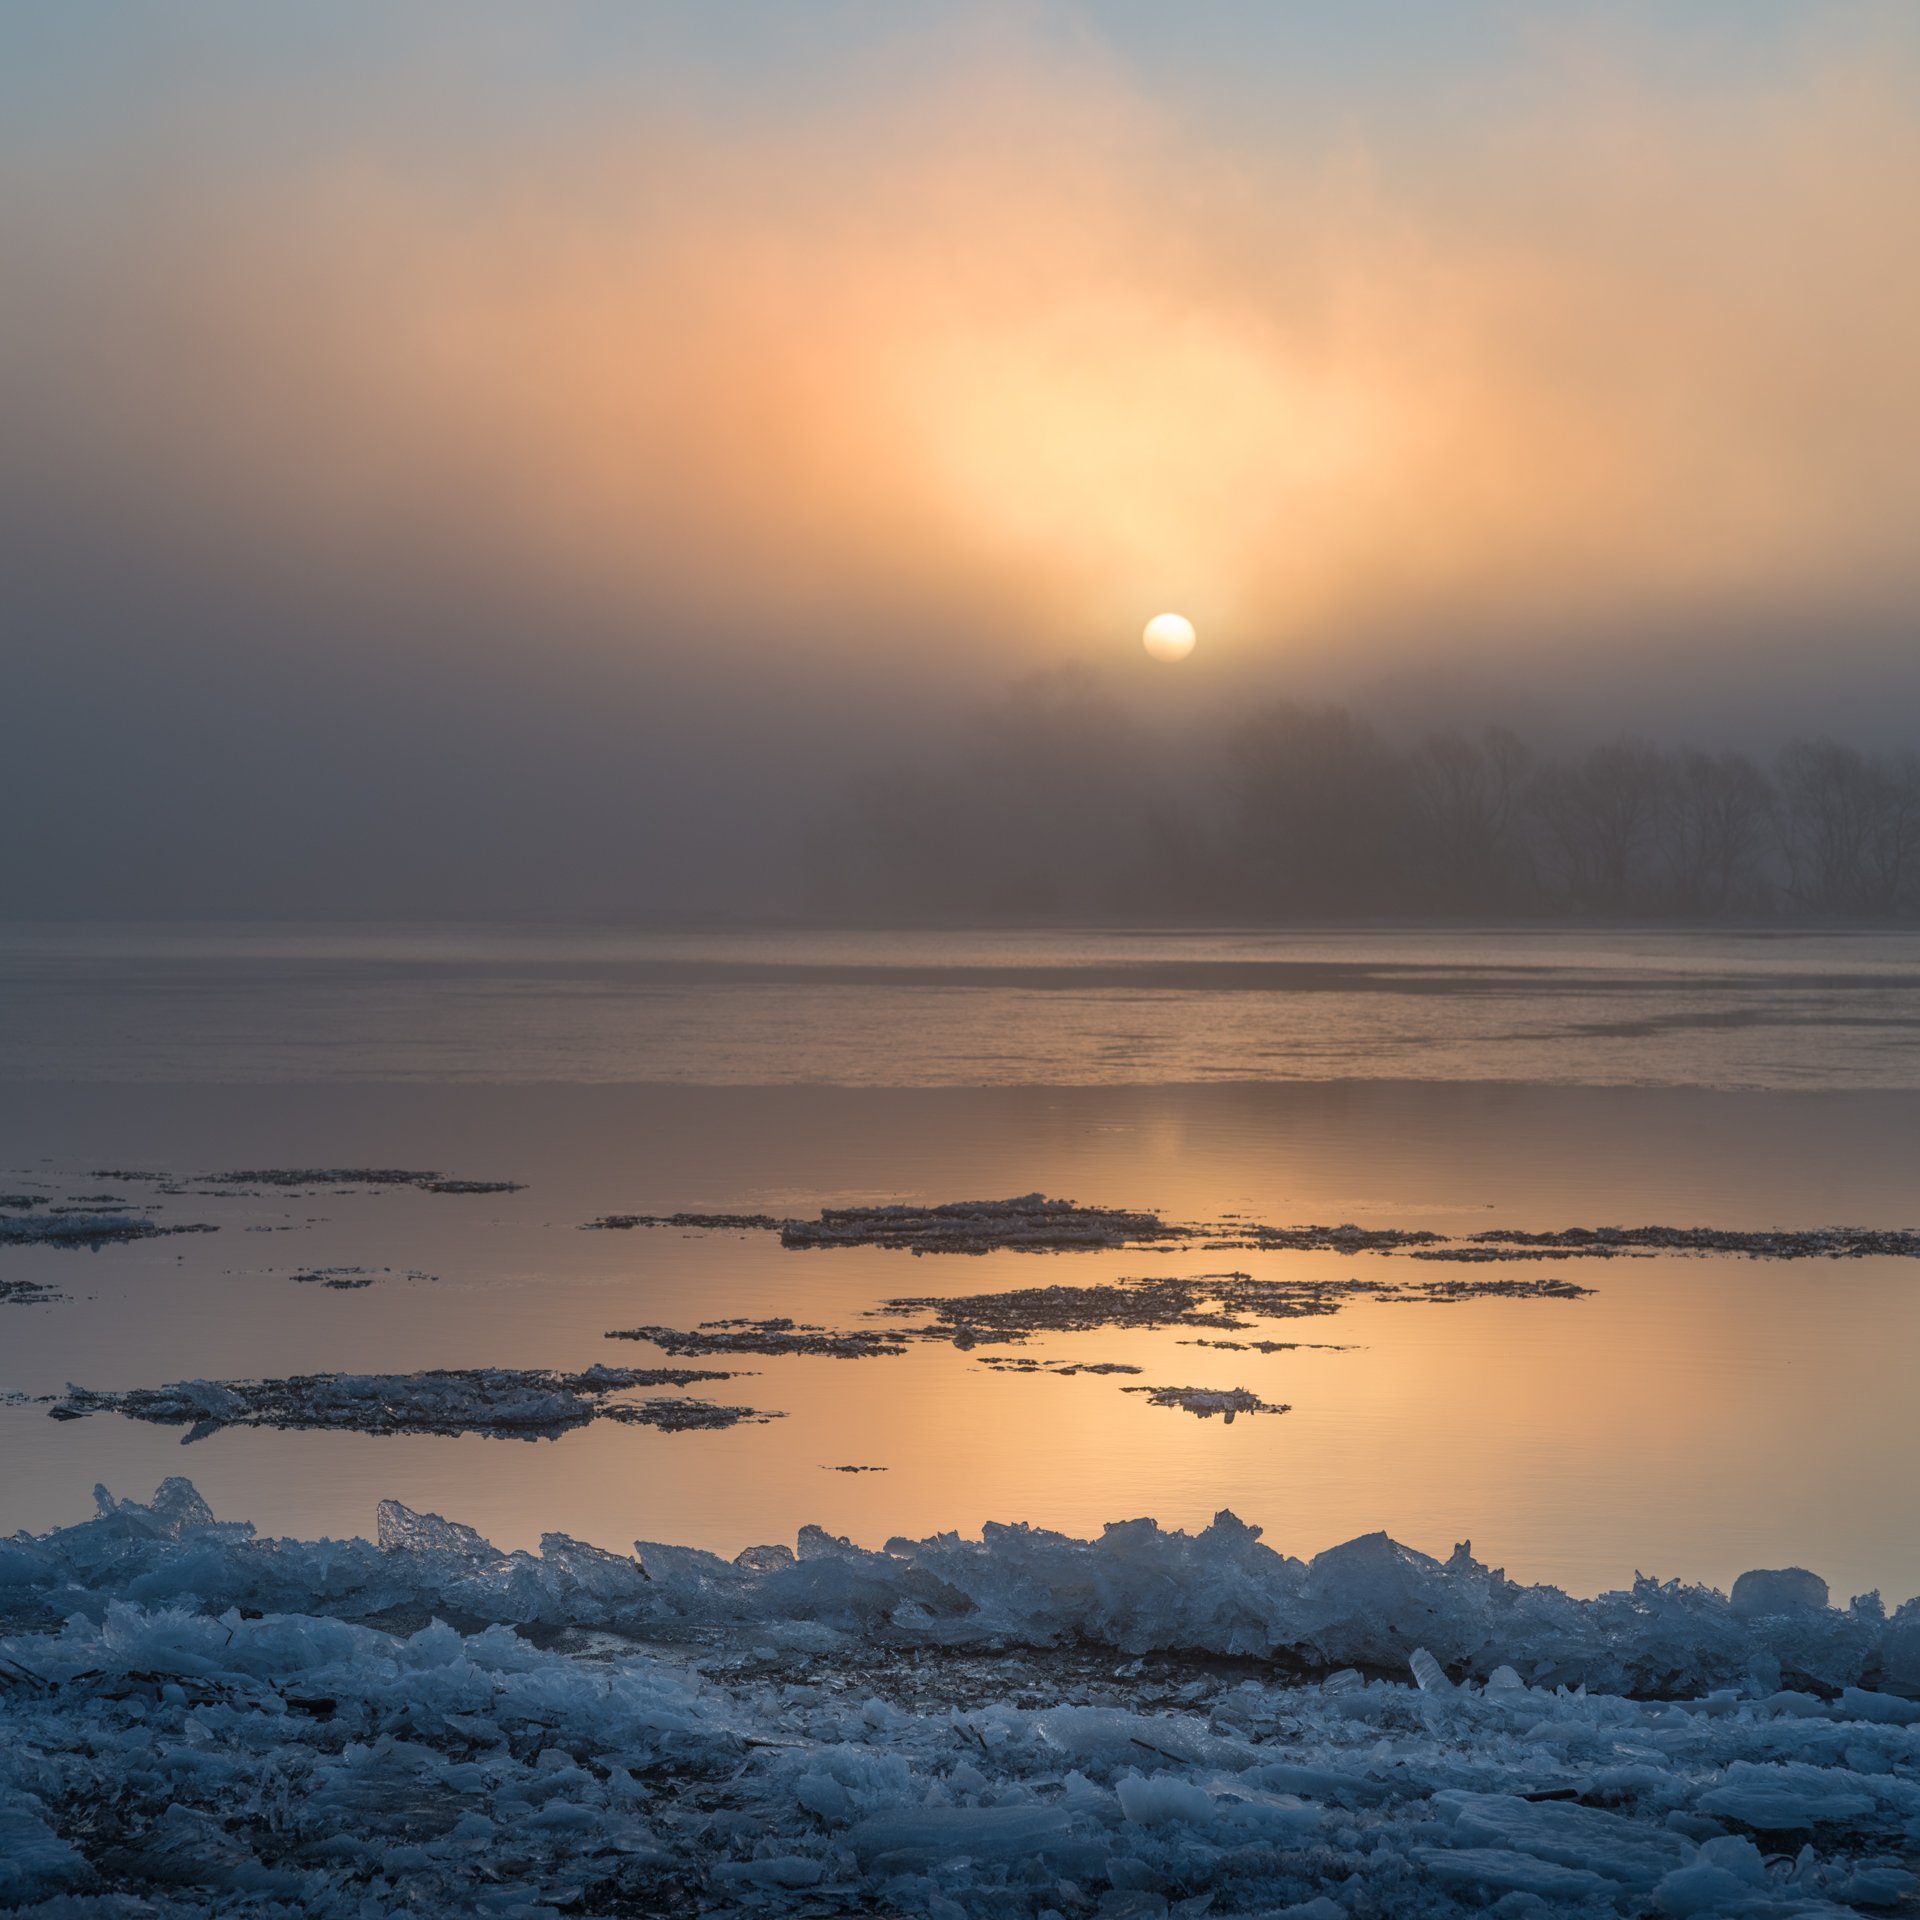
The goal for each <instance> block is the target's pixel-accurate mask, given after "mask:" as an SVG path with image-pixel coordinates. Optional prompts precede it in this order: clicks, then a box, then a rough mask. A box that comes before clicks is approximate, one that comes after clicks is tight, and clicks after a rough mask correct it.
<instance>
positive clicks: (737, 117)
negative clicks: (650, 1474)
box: [0, 0, 1920, 914]
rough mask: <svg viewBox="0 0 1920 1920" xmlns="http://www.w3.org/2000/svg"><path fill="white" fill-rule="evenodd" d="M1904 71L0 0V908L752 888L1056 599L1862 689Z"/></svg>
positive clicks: (1677, 677)
mask: <svg viewBox="0 0 1920 1920" xmlns="http://www.w3.org/2000/svg"><path fill="white" fill-rule="evenodd" d="M1917 109H1920V12H1917V11H1916V10H1915V9H1913V8H1912V7H1910V6H1906V5H1902V4H1898V3H1897V0H1895V3H1894V4H1888V5H1871V4H1848V3H1846V0H1837V3H1834V4H1813V3H1812V0H1807V3H1806V4H1799V5H1790V4H1784V3H1781V0H1684V4H1683V3H1682V0H1671V3H1670V4H1667V5H1660V6H1631V5H1625V6H1623V5H1619V4H1610V5H1605V6H1601V5H1592V6H1588V5H1578V4H1561V5H1556V6H1553V7H1550V8H1549V7H1541V6H1537V5H1522V4H1518V0H1515V3H1513V4H1492V3H1491V0H1444V3H1443V0H1398V3H1397V4H1389V3H1388V0H1364V3H1360V4H1356V3H1355V0H1345V4H1343V5H1341V6H1338V7H1330V6H1329V7H1322V6H1308V5H1305V4H1301V5H1297V6H1296V5H1283V4H1276V3H1275V0H1246V4H1205V5H1194V6H1185V7H1176V6H1172V5H1168V4H1164V3H1163V4H1156V5H1150V4H1146V0H1124V3H1121V4H1105V5H1099V6H1095V5H1091V4H1088V5H1070V4H1065V3H1064V0H1058V3H1055V4H1031V5H1010V6H993V5H980V6H969V7H964V8H963V7H958V6H953V7H940V6H913V7H901V6H899V5H882V4H871V5H857V6H856V5H833V4H817V5H808V6H796V5H791V4H772V3H771V0H768V3H767V4H743V3H730V0H697V3H696V4H690V5H687V6H684V7H681V6H672V5H667V4H647V5H641V6H629V5H625V4H621V5H613V4H608V5H564V4H544V5H539V6H533V5H523V6H514V7H494V6H489V5H484V4H474V3H472V0H468V3H467V4H460V5H444V6H442V5H429V4H412V5H409V6H407V7H404V8H395V7H392V6H389V5H385V4H372V3H371V0H369V4H365V5H355V4H345V3H344V0H336V3H335V4H329V5H325V6H320V5H315V6H276V7H261V6H258V5H257V4H251V3H250V0H234V4H231V5H225V4H222V5H214V4H204V5H203V4H192V0H173V4H169V5H166V6H160V7H134V6H130V5H125V4H122V5H114V6H105V5H91V4H85V3H84V0H62V3H61V4H60V5H58V6H48V5H45V4H43V3H42V0H0V260H4V262H5V268H4V272H0V515H3V519H0V568H3V569H4V577H3V578H0V586H3V587H4V594H5V600H4V605H5V616H4V617H5V654H6V661H5V674H6V682H5V684H6V685H7V688H8V693H9V699H8V703H7V704H8V712H9V715H10V718H11V719H12V722H13V724H12V726H11V727H10V728H9V729H8V734H9V741H8V751H7V754H6V756H5V759H4V763H0V764H3V770H0V801H4V803H5V805H6V808H7V815H8V818H9V821H10V822H12V823H13V824H14V825H15V827H16V831H17V837H18V838H20V839H22V840H23V841H24V843H25V845H24V850H23V852H22V853H21V855H20V858H19V862H18V864H17V866H16V869H15V874H14V880H15V885H14V888H13V898H14V899H15V901H16V902H17V903H18V910H19V911H23V912H28V913H49V914H61V913H70V912H79V911H88V912H103V911H111V912H130V913H148V912H157V911H181V912H221V913H247V912H256V911H258V912H272V913H289V912H292V913H300V912H310V913H315V914H319V913H332V912H347V913H362V912H365V913H392V912H406V911H413V910H419V911H423V912H433V911H468V912H483V911H502V912H506V911H516V910H527V911H540V912H554V911H569V912H572V911H581V912H586V911H632V910H636V909H638V908H644V907H646V906H648V905H650V904H661V905H675V904H682V903H685V902H686V901H689V900H702V899H704V900H707V901H714V900H724V899H726V898H728V897H730V892H729V890H730V889H737V890H739V891H740V894H741V897H743V898H744V897H746V895H747V894H749V893H750V892H751V891H752V887H753V885H754V884H757V881H756V878H755V876H756V875H758V876H760V877H764V870H765V869H766V868H767V867H768V866H769V865H770V864H772V865H777V863H778V861H779V860H780V858H782V857H783V856H782V854H781V853H780V851H779V848H778V845H777V839H778V836H777V835H775V836H772V837H769V835H768V833H767V832H766V830H765V829H766V825H767V822H768V821H769V820H770V819H775V818H777V819H780V820H786V819H788V818H790V817H792V816H793V815H794V814H795V813H796V811H799V810H804V808H805V807H806V806H807V805H810V804H812V803H813V801H814V800H816V799H817V798H818V796H820V795H821V794H823V793H824V792H826V791H828V790H829V788H830V786H831V783H832V781H833V779H834V778H836V777H838V775H839V774H841V773H842V772H843V771H844V770H845V768H846V767H847V765H849V764H850V762H851V761H852V760H857V759H858V758H859V757H860V756H861V755H862V754H869V755H871V754H876V753H878V752H879V751H881V749H883V748H885V747H886V746H887V745H888V744H889V743H892V744H893V745H894V746H895V747H898V746H899V745H900V744H901V743H902V742H907V743H909V744H910V743H911V741H912V739H913V738H914V735H915V732H916V730H922V729H924V730H928V731H937V729H938V728H939V727H940V726H941V725H943V724H944V721H945V718H946V717H947V716H948V715H949V714H951V713H952V712H953V711H956V710H957V709H958V708H959V707H961V706H964V705H965V704H966V703H967V702H969V701H975V700H987V699H991V698H993V697H995V696H997V694H998V692H999V690H1000V689H1001V688H1002V687H1003V686H1004V684H1005V682H1006V681H1007V680H1008V679H1009V678H1010V677H1012V676H1015V675H1018V674H1021V673H1025V672H1030V671H1033V670H1036V669H1040V668H1045V667H1049V666H1052V665H1055V664H1058V663H1061V662H1066V661H1078V662H1083V663H1092V664H1100V665H1104V666H1105V667H1106V668H1107V669H1108V671H1109V673H1110V676H1111V678H1112V681H1113V684H1114V687H1115V689H1116V691H1117V692H1118V693H1119V694H1120V695H1121V697H1122V698H1124V699H1125V700H1127V701H1128V702H1130V703H1132V704H1134V705H1136V706H1138V707H1140V708H1141V709H1142V711H1143V712H1146V713H1148V714H1152V713H1153V712H1154V711H1155V710H1156V709H1157V708H1163V709H1164V710H1165V711H1166V712H1167V713H1168V714H1169V715H1171V716H1173V717H1175V718H1181V717H1185V716H1190V715H1194V714H1198V713H1200V712H1203V711H1206V710H1209V709H1211V708H1213V707H1217V706H1219V707H1224V706H1227V705H1230V704H1233V703H1236V702H1239V701H1242V700H1244V699H1245V698H1247V697H1249V696H1250V695H1253V694H1282V693H1289V692H1292V693H1298V694H1302V695H1306V696H1311V697H1320V696H1323V695H1327V694H1340V695H1352V696H1354V697H1357V698H1361V699H1364V700H1366V701H1368V702H1370V703H1371V704H1374V705H1376V706H1378V707H1380V708H1381V709H1382V710H1384V711H1387V712H1389V713H1392V712H1395V711H1405V712H1410V713H1411V712H1418V711H1421V710H1424V709H1426V708H1428V707H1431V706H1433V705H1434V704H1435V703H1441V704H1444V703H1445V702H1447V701H1453V702H1455V703H1456V704H1459V705H1461V706H1462V707H1470V706H1473V705H1474V704H1475V703H1478V705H1480V706H1483V707H1489V708H1496V707H1497V708H1507V707H1513V708H1517V709H1521V710H1538V711H1544V712H1549V713H1558V714H1561V715H1568V714H1571V715H1575V716H1580V717H1587V718H1592V719H1594V720H1595V721H1596V722H1597V723H1599V724H1604V725H1614V724H1627V725H1635V726H1639V727H1643V728H1646V729H1649V730H1652V731H1655V732H1660V731H1675V730H1686V729H1690V730H1693V731H1701V730H1706V731H1709V732H1715V731H1717V732H1720V733H1723V734H1729V735H1732V734H1743V733H1744V734H1752V735H1755V736H1765V735H1767V734H1769V733H1778V732H1780V731H1783V730H1785V729H1788V728H1790V727H1792V726H1795V725H1816V726H1817V725H1829V724H1830V725H1835V726H1840V727H1844V728H1850V729H1860V730H1863V731H1866V732H1870V733H1874V732H1877V733H1878V734H1880V735H1882V736H1884V735H1885V734H1886V733H1887V732H1888V730H1889V729H1900V728H1902V727H1904V725H1905V719H1906V715H1907V714H1909V713H1911V712H1913V711H1914V700H1915V696H1916V693H1920V673H1916V671H1915V666H1916V659H1915V654H1916V639H1920V623H1916V618H1915V615H1916V609H1920V538H1916V537H1915V533H1914V529H1913V524H1912V522H1913V515H1914V502H1915V501H1916V500H1920V222H1916V220H1915V217H1914V207H1915V205H1916V199H1917V196H1920V112H1917V111H1916V110H1917ZM1163 607H1174V608H1178V609H1180V610H1182V611H1184V612H1186V613H1188V614H1190V615H1191V616H1192V617H1193V618H1194V619H1195V621H1196V622H1197V623H1198V624H1199V627H1200V630H1201V636H1202V640H1201V647H1200V650H1199V651H1198V652H1197V653H1196V654H1195V656H1194V657H1193V659H1192V660H1190V661H1189V662H1187V663H1185V664H1183V665H1182V666H1180V667H1177V668H1166V667H1155V666H1153V665H1152V664H1151V663H1149V662H1147V661H1146V660H1145V658H1144V656H1143V655H1142V654H1141V653H1140V650H1139V645H1138V633H1139V628H1140V625H1141V623H1142V621H1143V620H1144V619H1145V618H1146V617H1147V616H1148V615H1149V614H1151V613H1153V612H1156V611H1159V610H1160V609H1161V608H1163ZM1916 731H1920V729H1916ZM749 849H758V852H757V854H755V855H754V859H753V860H750V859H749ZM754 860H757V862H758V865H757V866H756V865H755V864H754Z"/></svg>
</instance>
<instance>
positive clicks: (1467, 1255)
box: [226, 1173, 1920, 1264]
mask: <svg viewBox="0 0 1920 1920" xmlns="http://www.w3.org/2000/svg"><path fill="white" fill-rule="evenodd" d="M226 1177H227V1178H230V1179H235V1180H238V1179H241V1178H243V1177H244V1178H249V1179H256V1178H257V1179H265V1178H267V1177H268V1176H265V1175H248V1176H241V1175H237V1174H236V1175H230V1176H226ZM310 1177H311V1178H312V1179H314V1180H318V1179H319V1178H321V1176H319V1175H314V1176H310ZM329 1177H331V1176H329ZM339 1177H340V1178H346V1177H347V1176H346V1175H341V1176H339ZM355 1177H358V1176H355ZM374 1177H378V1178H381V1179H387V1180H392V1181H401V1180H406V1181H418V1180H421V1179H424V1178H425V1176H412V1175H402V1174H399V1173H386V1174H370V1175H368V1178H374ZM586 1224H587V1226H588V1227H589V1228H591V1229H596V1230H604V1229H611V1228H633V1227H680V1228H685V1229H688V1230H691V1231H724V1230H738V1231H743V1232H744V1231H751V1232H765V1233H778V1234H779V1235H780V1241H781V1244H782V1245H783V1246H787V1247H793V1248H801V1249H818V1248H822V1247H891V1248H903V1249H906V1250H908V1251H910V1252H913V1253H994V1252H1000V1251H1014V1252H1028V1253H1070V1252H1078V1251H1087V1250H1096V1249H1102V1248H1105V1249H1114V1248H1123V1247H1145V1246H1169V1245H1175V1244H1178V1243H1181V1242H1191V1243H1198V1244H1201V1245H1204V1246H1206V1247H1208V1248H1211V1249H1216V1250H1233V1249H1241V1248H1244V1249H1249V1250H1257V1251H1263V1252H1274V1253H1283V1252H1296V1253H1302V1252H1304V1253H1347V1254H1362V1253H1366V1254H1406V1255H1409V1256H1410V1257H1412V1258H1414V1259H1416V1260H1451V1261H1459V1262H1463V1263H1467V1264H1473V1263H1493V1262H1499V1261H1511V1260H1542V1259H1554V1258H1565V1259H1617V1258H1620V1257H1622V1256H1624V1255H1630V1254H1647V1253H1676V1254H1713V1253H1735V1254H1744V1255H1747V1256H1748V1257H1750V1258H1752V1259H1756V1260H1805V1259H1834V1260H1840V1259H1863V1258H1866V1257H1869V1256H1881V1257H1887V1258H1900V1259H1913V1258H1917V1257H1920V1229H1911V1228H1904V1227H1814V1228H1806V1229H1786V1228H1772V1227H1768V1228H1729V1227H1659V1226H1653V1227H1564V1228H1558V1229H1555V1230H1553V1231H1549V1232H1533V1231H1527V1230H1523V1229H1518V1228H1489V1229H1486V1230H1484V1231H1482V1232H1478V1233H1473V1234H1469V1235H1466V1236H1464V1237H1462V1238H1455V1237H1454V1236H1451V1235H1448V1234H1444V1233H1437V1232H1434V1231H1433V1230H1431V1229H1429V1228H1423V1227H1360V1226H1355V1225H1353V1224H1351V1223H1347V1224H1344V1225H1340V1226H1293V1227H1275V1226H1267V1225H1263V1224H1261V1223H1260V1222H1257V1221H1249V1220H1244V1219H1238V1218H1233V1219H1227V1220H1219V1221H1213V1222H1199V1223H1187V1224H1182V1223H1179V1222H1174V1221H1168V1220H1163V1219H1162V1218H1161V1217H1160V1216H1159V1215H1158V1214H1155V1213H1149V1212H1143V1211H1138V1210H1133V1209H1128V1208H1120V1207H1097V1206H1082V1205H1080V1204H1079V1203H1077V1202H1075V1201H1072V1200H1056V1199H1050V1198H1049V1197H1048V1196H1047V1195H1045V1194H1042V1193H1028V1194H1021V1195H1019V1196H1017V1197H1016V1198H1013V1199H1010V1200H955V1201H948V1202H946V1203H944V1204H942V1205H938V1206H922V1205H914V1204H897V1205H886V1206H869V1207H828V1208H825V1209H823V1210H822V1212H821V1213H820V1215H819V1216H818V1218H816V1219H813V1220H801V1219H783V1218H780V1217H778V1216H776V1215H774V1214H768V1213H612V1214H603V1215H601V1216H600V1218H599V1219H597V1220H590V1221H588V1222H587V1223H586Z"/></svg>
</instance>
